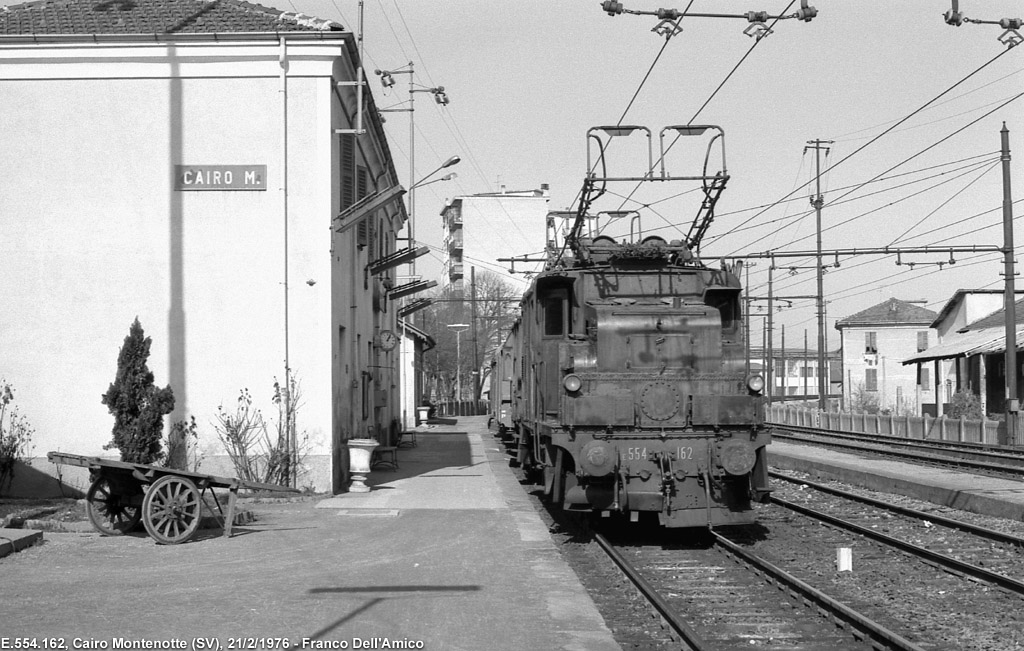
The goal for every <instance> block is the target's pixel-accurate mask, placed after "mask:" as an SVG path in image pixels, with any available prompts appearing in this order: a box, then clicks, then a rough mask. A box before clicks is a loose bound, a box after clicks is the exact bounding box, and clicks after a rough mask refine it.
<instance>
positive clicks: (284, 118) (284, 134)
mask: <svg viewBox="0 0 1024 651" xmlns="http://www.w3.org/2000/svg"><path fill="white" fill-rule="evenodd" d="M279 41H280V49H279V51H278V57H277V61H278V64H279V66H280V68H281V75H280V80H281V83H280V90H279V93H278V94H279V95H280V98H281V219H282V226H283V231H284V387H285V409H284V415H285V419H286V420H285V424H286V426H287V425H289V424H290V423H289V420H290V416H291V358H290V348H289V333H288V312H289V304H288V298H289V297H288V42H287V41H286V40H285V38H284V37H283V36H282V37H280V39H279ZM290 429H292V434H294V428H290ZM294 443H295V442H294V441H292V440H291V437H289V440H288V443H287V445H288V448H289V450H288V454H289V455H292V454H294V452H295V445H294ZM294 461H295V459H294V458H293V459H292V462H293V463H290V464H289V465H290V466H291V470H290V472H289V479H290V480H291V483H292V485H293V486H294V485H295V464H294Z"/></svg>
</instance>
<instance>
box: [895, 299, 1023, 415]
mask: <svg viewBox="0 0 1024 651" xmlns="http://www.w3.org/2000/svg"><path fill="white" fill-rule="evenodd" d="M1017 293H1018V295H1019V294H1024V292H1017ZM1003 305H1004V293H1003V291H1002V290H962V289H961V290H957V291H956V292H955V293H954V294H953V296H952V297H951V298H950V299H949V301H947V302H946V305H945V306H944V307H943V309H942V311H941V312H940V313H939V316H938V317H937V318H936V319H935V322H934V324H933V325H935V327H936V329H937V330H938V332H940V333H941V340H940V341H939V343H938V344H937V345H935V346H932V347H930V348H928V349H926V350H924V351H921V352H918V353H917V354H915V355H911V356H909V357H908V358H907V359H905V360H903V363H904V364H905V365H907V366H908V368H916V369H919V371H918V372H919V373H920V374H921V375H927V371H928V370H929V369H931V377H935V378H936V380H935V383H936V386H935V390H936V392H937V393H938V394H939V395H940V396H941V397H942V399H943V403H944V404H942V405H940V406H939V407H940V409H942V411H939V412H938V415H940V416H941V415H943V414H945V413H947V412H948V410H949V403H950V402H951V400H952V397H953V394H954V393H956V392H959V391H968V392H970V393H973V394H975V395H976V396H978V399H979V402H980V406H981V413H982V414H984V415H986V416H988V417H991V416H992V415H994V414H1002V413H1004V412H1005V411H1006V408H1007V404H1006V403H1007V400H1006V398H1007V375H1006V357H1005V356H1006V310H1005V309H1004V307H1003ZM1014 310H1015V312H1016V329H1015V331H1014V334H1015V336H1016V340H1017V348H1018V353H1017V354H1018V357H1017V366H1018V368H1017V387H1018V393H1019V394H1021V395H1024V371H1022V370H1021V368H1022V367H1024V351H1021V350H1020V348H1021V347H1022V346H1024V299H1022V298H1018V300H1017V303H1016V304H1015V306H1014ZM1021 395H1018V399H1020V398H1021ZM929 413H931V411H930V410H929ZM932 415H935V414H934V413H932Z"/></svg>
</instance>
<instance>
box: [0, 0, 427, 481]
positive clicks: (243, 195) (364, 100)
mask: <svg viewBox="0 0 1024 651" xmlns="http://www.w3.org/2000/svg"><path fill="white" fill-rule="evenodd" d="M360 75H361V72H360V52H359V48H358V45H357V42H356V38H355V36H354V34H353V33H352V30H350V29H348V28H346V27H345V26H342V25H339V24H337V23H334V22H331V21H327V20H321V19H318V18H313V17H309V16H305V15H301V14H295V13H288V12H283V11H279V10H277V9H273V8H271V7H265V6H260V5H256V4H251V3H248V2H242V1H239V0H219V1H218V2H214V3H208V2H197V1H195V0H144V1H142V2H125V3H95V2H86V1H85V0H43V1H39V2H29V3H25V4H17V5H11V6H7V7H4V8H2V9H0V114H2V116H3V118H2V125H3V126H2V129H0V147H2V151H3V155H2V156H0V179H3V182H2V183H0V234H2V235H0V278H2V279H3V285H4V287H3V292H2V296H3V299H2V302H3V306H2V309H0V375H2V376H3V378H4V379H6V381H8V382H9V383H11V384H12V385H13V386H14V389H15V400H16V402H17V405H18V406H19V409H20V413H21V414H23V415H24V416H25V417H26V418H27V419H28V420H29V422H30V423H31V425H32V427H33V428H34V430H35V435H34V443H35V454H36V455H37V456H45V454H46V452H48V451H50V450H61V451H64V452H69V453H77V454H84V455H90V456H91V455H112V454H116V452H115V451H105V450H104V449H103V446H104V444H106V443H107V442H108V441H110V439H111V428H112V425H113V417H112V416H111V415H110V414H109V413H108V411H107V407H106V406H105V405H103V404H101V400H100V396H101V395H102V394H103V393H104V392H105V391H106V390H107V387H108V386H109V384H110V383H111V382H112V381H113V380H114V376H115V372H116V369H117V358H118V351H119V349H120V347H121V345H122V343H123V341H124V339H125V337H126V335H127V334H128V330H129V327H130V325H131V324H132V322H133V321H134V320H135V319H136V317H137V318H138V319H139V321H140V323H141V324H142V326H143V328H144V330H145V334H146V336H147V337H150V338H151V339H152V347H151V354H150V358H149V360H148V363H149V367H150V369H151V370H152V371H153V373H154V375H155V381H156V384H157V385H158V386H164V385H169V386H170V387H171V388H172V389H173V391H174V398H175V409H174V412H173V413H172V414H171V415H170V416H169V417H168V418H167V419H166V420H165V426H164V432H165V434H166V433H167V432H168V431H169V429H170V425H171V424H172V423H173V422H178V421H185V420H186V419H189V418H195V421H196V424H197V427H198V429H199V435H200V439H199V440H200V451H201V452H202V453H203V454H205V455H206V456H207V460H206V461H205V462H204V466H203V469H204V470H205V471H207V472H211V473H213V474H224V473H223V472H214V471H215V470H218V471H224V470H226V471H227V472H230V468H228V469H222V468H216V467H214V466H212V465H211V464H212V463H214V459H215V457H216V456H217V455H223V454H224V449H223V446H221V445H220V442H219V440H218V434H217V431H216V430H217V427H216V426H217V422H218V421H217V415H218V411H219V410H221V409H222V410H223V411H224V412H226V413H228V414H231V415H234V414H235V409H236V406H237V404H238V401H239V398H240V396H241V395H242V394H243V392H248V394H249V395H250V396H251V398H252V406H253V409H256V408H258V409H260V411H261V412H262V415H263V418H264V420H265V422H266V423H267V427H268V430H269V433H270V434H271V435H272V436H276V432H275V423H276V422H277V419H278V411H277V407H276V406H275V404H274V401H273V390H274V383H275V382H278V383H280V385H281V386H286V378H287V377H288V376H289V375H290V376H291V377H292V378H293V379H294V380H295V381H296V382H297V386H298V393H299V394H300V395H299V396H298V398H297V399H296V400H295V403H294V404H295V405H296V406H297V414H296V428H295V429H296V438H297V439H298V442H299V446H300V451H301V452H302V453H303V454H304V455H308V457H307V467H308V469H309V472H308V473H307V474H306V475H305V476H300V477H299V479H298V481H297V483H298V485H299V486H307V485H311V486H313V487H315V488H316V489H318V490H333V491H334V492H339V491H341V490H344V488H345V486H346V485H347V479H348V460H347V452H346V450H347V446H346V441H347V440H348V439H350V438H365V437H377V438H382V437H387V436H391V435H393V434H394V430H395V428H396V427H397V423H398V418H399V415H400V405H399V404H398V397H397V396H398V394H399V390H398V387H399V385H400V378H399V370H398V366H399V361H398V357H399V351H398V349H397V348H396V347H395V346H396V342H397V341H398V337H396V336H395V334H396V333H398V332H399V328H400V324H399V323H398V320H397V316H396V310H395V309H393V304H392V302H391V301H390V300H389V298H390V297H391V296H392V295H393V293H394V292H396V291H399V290H401V291H402V292H403V295H406V296H407V295H410V293H414V292H415V290H416V288H415V287H414V288H402V287H400V286H398V285H397V283H396V278H397V276H396V273H395V269H396V267H397V266H398V265H400V264H402V263H403V262H405V261H407V259H408V256H409V254H411V253H412V252H403V251H397V250H396V238H395V235H396V233H397V232H398V231H399V230H400V229H401V228H402V227H403V225H404V224H405V222H406V220H407V215H406V210H405V208H404V205H403V200H402V195H403V192H404V190H403V189H402V187H401V186H400V185H399V183H398V177H397V175H396V173H395V169H394V166H393V163H392V158H391V154H390V151H389V148H388V143H387V140H386V138H385V135H384V131H383V128H382V126H381V122H380V120H379V117H378V113H377V111H376V109H375V108H374V101H373V97H372V96H371V94H370V92H369V88H368V87H366V86H365V85H363V86H360V85H358V83H357V82H358V80H359V79H360V78H361V77H360ZM41 465H46V462H45V461H43V462H42V464H41Z"/></svg>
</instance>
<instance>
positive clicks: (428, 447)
mask: <svg viewBox="0 0 1024 651" xmlns="http://www.w3.org/2000/svg"><path fill="white" fill-rule="evenodd" d="M439 423H441V424H439ZM366 483H367V485H368V486H369V487H370V488H371V490H370V492H368V493H351V492H350V493H344V494H341V495H337V496H334V497H331V498H329V499H325V500H322V501H320V502H319V503H317V504H316V509H317V511H318V512H320V513H322V514H324V516H325V517H327V518H331V519H334V520H335V522H337V523H338V524H339V525H342V526H343V527H344V529H345V530H346V531H347V532H349V533H350V534H351V535H356V536H358V538H357V539H356V540H349V541H348V542H347V543H346V544H348V545H353V544H354V546H355V547H356V548H362V549H365V550H366V552H367V558H366V562H365V563H360V564H356V565H354V566H352V567H350V568H349V569H350V571H349V572H347V573H346V576H345V583H346V585H350V586H355V587H353V588H351V590H352V596H353V598H356V595H358V594H359V593H360V592H361V591H365V592H364V594H367V593H368V594H379V595H381V596H385V595H390V596H391V598H389V599H387V600H384V599H382V600H381V603H379V604H377V605H376V606H375V607H374V608H373V610H372V612H371V611H367V612H366V613H364V614H361V615H360V616H359V618H358V619H357V620H356V621H354V622H353V624H356V623H358V624H359V626H358V627H349V626H346V628H353V631H354V632H355V631H356V629H358V630H361V631H374V630H376V631H385V630H386V631H390V632H391V635H392V637H398V638H402V637H407V638H409V639H417V640H423V641H424V643H425V645H424V648H430V649H489V650H490V649H516V650H518V649H567V650H580V651H600V650H609V651H611V650H617V649H620V646H619V645H618V644H617V643H616V642H615V639H614V637H613V636H612V633H611V631H609V630H608V628H607V627H606V626H605V623H604V620H603V618H602V617H601V615H600V613H599V612H598V610H597V607H596V606H595V605H594V602H593V601H592V599H591V598H590V596H589V595H588V594H587V592H586V590H585V589H584V588H583V586H582V585H581V584H580V581H579V579H578V578H577V577H576V574H575V573H574V572H573V570H572V569H571V568H570V567H569V566H568V565H567V564H566V563H565V561H564V560H563V559H562V557H561V554H560V552H559V551H558V549H557V548H556V547H555V544H554V542H553V541H552V539H551V536H550V534H549V532H548V528H547V526H546V525H545V524H544V523H543V522H542V521H541V519H540V516H539V515H538V513H537V512H536V508H535V506H534V505H533V504H532V503H531V501H530V498H529V496H528V495H527V493H526V491H525V490H524V489H523V486H522V485H521V484H520V483H519V481H518V479H517V478H516V477H515V475H514V474H513V472H512V470H511V469H510V468H509V465H508V456H507V454H506V453H505V450H504V449H503V446H502V445H501V443H500V441H498V440H497V439H496V438H494V436H493V435H492V433H491V432H490V431H489V430H488V429H487V417H486V416H472V417H459V418H458V419H455V418H449V419H439V421H435V422H434V423H433V424H428V425H426V426H420V427H418V428H417V430H416V445H415V446H414V447H401V448H399V450H398V467H397V468H395V469H393V470H391V469H387V468H380V469H375V470H373V471H372V472H371V473H370V475H369V478H368V480H367V482H366ZM359 586H365V587H362V588H360V587H359ZM396 597H397V598H396ZM356 634H357V635H359V634H358V633H356ZM363 636H365V633H363Z"/></svg>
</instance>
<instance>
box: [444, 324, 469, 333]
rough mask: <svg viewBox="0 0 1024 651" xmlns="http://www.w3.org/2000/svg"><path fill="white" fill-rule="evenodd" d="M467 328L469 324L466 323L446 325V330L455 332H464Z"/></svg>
mask: <svg viewBox="0 0 1024 651" xmlns="http://www.w3.org/2000/svg"><path fill="white" fill-rule="evenodd" d="M467 328H469V324H468V323H449V324H448V329H449V330H454V331H455V332H462V331H463V330H466V329H467Z"/></svg>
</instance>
